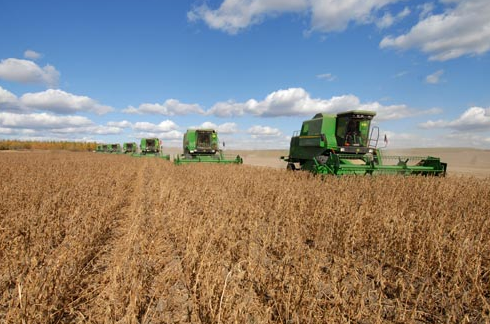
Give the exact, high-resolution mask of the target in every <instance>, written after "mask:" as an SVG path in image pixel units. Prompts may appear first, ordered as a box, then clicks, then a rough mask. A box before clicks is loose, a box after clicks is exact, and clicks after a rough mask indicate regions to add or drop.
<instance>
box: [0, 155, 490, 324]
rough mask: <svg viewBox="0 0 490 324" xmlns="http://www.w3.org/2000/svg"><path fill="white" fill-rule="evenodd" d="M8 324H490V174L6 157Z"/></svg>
mask: <svg viewBox="0 0 490 324" xmlns="http://www.w3.org/2000/svg"><path fill="white" fill-rule="evenodd" d="M0 294H1V295H0V322H2V323H3V322H5V323H75V322H83V323H113V322H120V323H175V322H181V323H186V322H192V323H484V322H489V321H490V306H489V303H490V179H475V178H470V177H466V178H462V177H461V178H460V177H448V178H437V177H401V176H379V177H359V176H346V177H342V178H337V177H326V178H323V179H322V178H321V177H313V176H311V175H309V174H304V173H300V172H298V173H289V172H285V171H282V170H274V169H268V168H256V167H251V166H246V165H241V166H236V165H210V164H206V165H184V166H174V165H173V164H172V163H170V162H168V161H164V160H161V159H156V158H155V159H152V158H131V157H129V156H122V155H106V154H94V153H36V152H34V153H4V154H0Z"/></svg>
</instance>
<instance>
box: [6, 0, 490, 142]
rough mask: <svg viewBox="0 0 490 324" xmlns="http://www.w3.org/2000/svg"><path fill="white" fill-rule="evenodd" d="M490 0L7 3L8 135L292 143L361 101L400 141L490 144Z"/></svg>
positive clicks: (52, 0)
mask: <svg viewBox="0 0 490 324" xmlns="http://www.w3.org/2000/svg"><path fill="white" fill-rule="evenodd" d="M489 50H490V3H489V2H488V0H439V1H426V2H425V1H409V0H399V1H397V0H369V1H367V0H348V1H347V0H213V1H202V0H199V1H198V0H145V1H130V0H120V1H100V0H99V1H93V0H83V1H82V0H72V1H64V0H49V1H34V0H32V1H26V0H15V1H13V0H11V1H9V0H4V1H1V2H0V138H4V139H7V138H10V139H11V138H16V139H26V140H31V139H33V140H76V141H98V142H106V143H113V142H118V143H123V142H130V141H136V142H139V139H140V138H142V137H159V138H161V139H162V140H163V143H164V145H168V146H180V145H181V141H182V136H183V133H184V132H185V130H186V129H187V128H190V127H200V126H204V127H213V128H216V129H217V130H218V131H219V133H220V138H221V139H222V140H224V141H226V148H234V149H239V148H247V149H263V148H270V149H274V148H281V149H284V148H287V147H288V145H289V140H290V136H291V134H292V133H293V131H294V130H297V129H299V128H300V127H301V123H302V121H303V120H305V119H309V118H311V117H312V116H313V115H314V114H315V113H317V112H327V113H337V112H341V111H347V110H353V109H364V110H373V111H376V112H377V116H376V118H375V124H376V125H378V126H379V127H380V132H381V134H382V135H383V134H387V135H388V138H389V143H390V147H476V148H485V149H490V90H489V85H490V82H489V81H490V57H489Z"/></svg>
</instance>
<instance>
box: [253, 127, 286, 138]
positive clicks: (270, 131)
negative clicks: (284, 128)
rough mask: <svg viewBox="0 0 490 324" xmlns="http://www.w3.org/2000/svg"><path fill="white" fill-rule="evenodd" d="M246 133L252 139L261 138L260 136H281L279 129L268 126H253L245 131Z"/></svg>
mask: <svg viewBox="0 0 490 324" xmlns="http://www.w3.org/2000/svg"><path fill="white" fill-rule="evenodd" d="M247 133H249V134H250V135H252V137H254V138H256V137H262V136H281V135H282V133H281V131H280V130H279V128H273V127H269V126H261V125H255V126H252V127H250V128H249V129H248V130H247Z"/></svg>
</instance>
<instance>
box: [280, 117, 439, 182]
mask: <svg viewBox="0 0 490 324" xmlns="http://www.w3.org/2000/svg"><path fill="white" fill-rule="evenodd" d="M375 115H376V113H375V112H370V111H359V110H356V111H348V112H344V113H340V114H337V115H327V114H323V113H319V114H316V115H315V116H314V117H313V119H310V120H306V121H304V122H303V125H302V127H301V131H296V132H295V133H294V134H293V137H292V138H291V145H290V149H289V156H282V157H281V159H283V160H285V161H286V162H288V164H287V169H288V170H296V169H301V170H308V171H311V172H313V173H316V174H336V175H344V174H383V173H392V174H421V175H435V176H445V175H446V169H447V164H446V163H443V162H441V160H440V159H439V158H436V157H431V156H427V157H413V156H405V157H404V156H382V155H381V151H380V150H379V149H378V148H377V146H378V141H379V128H378V127H373V128H372V129H371V128H370V124H371V120H372V119H373V117H374V116H375ZM389 161H391V163H388V162H389Z"/></svg>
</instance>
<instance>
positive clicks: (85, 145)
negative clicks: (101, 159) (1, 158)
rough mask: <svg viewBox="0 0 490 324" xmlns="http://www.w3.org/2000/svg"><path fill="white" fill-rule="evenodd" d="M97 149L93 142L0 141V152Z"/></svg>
mask: <svg viewBox="0 0 490 324" xmlns="http://www.w3.org/2000/svg"><path fill="white" fill-rule="evenodd" d="M96 147H97V143H95V142H70V141H21V140H6V139H3V140H0V151H4V150H67V151H93V150H95V148H96Z"/></svg>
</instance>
